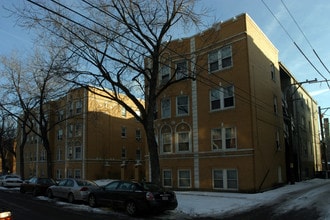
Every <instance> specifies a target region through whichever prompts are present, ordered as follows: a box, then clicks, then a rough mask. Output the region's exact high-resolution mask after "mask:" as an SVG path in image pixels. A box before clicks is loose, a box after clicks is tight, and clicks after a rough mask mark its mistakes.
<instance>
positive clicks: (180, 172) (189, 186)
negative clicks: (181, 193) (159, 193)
mask: <svg viewBox="0 0 330 220" xmlns="http://www.w3.org/2000/svg"><path fill="white" fill-rule="evenodd" d="M182 172H185V173H188V174H189V178H183V177H182V174H183V173H182ZM182 181H188V182H189V185H188V184H187V185H183V184H182ZM178 188H191V170H187V169H179V170H178Z"/></svg>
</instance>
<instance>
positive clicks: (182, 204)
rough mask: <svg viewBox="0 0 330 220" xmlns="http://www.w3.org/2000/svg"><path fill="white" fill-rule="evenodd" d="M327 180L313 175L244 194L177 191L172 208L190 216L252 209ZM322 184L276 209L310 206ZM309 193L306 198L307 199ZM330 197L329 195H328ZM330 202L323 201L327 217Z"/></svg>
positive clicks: (324, 213) (284, 209) (329, 212)
mask: <svg viewBox="0 0 330 220" xmlns="http://www.w3.org/2000/svg"><path fill="white" fill-rule="evenodd" d="M327 182H328V183H330V180H324V179H313V180H308V181H303V182H298V183H296V184H294V185H286V186H284V187H281V188H277V189H274V190H270V191H266V192H263V193H255V194H243V193H224V192H191V191H189V192H176V193H177V199H178V203H179V205H178V208H177V209H176V210H175V211H174V212H180V213H186V214H189V215H191V216H203V217H205V216H215V215H220V214H221V215H224V214H232V213H236V212H243V211H246V210H250V209H253V208H255V207H257V206H261V205H265V204H267V203H271V202H273V201H274V200H276V199H277V198H279V197H281V196H283V195H285V194H287V193H290V192H295V191H299V190H301V189H305V188H309V187H317V186H320V185H323V184H325V183H327ZM323 190H325V189H324V188H321V191H320V189H317V190H311V191H310V192H309V193H307V194H304V196H302V197H298V198H297V199H295V200H294V202H292V201H289V202H288V204H286V203H285V204H282V206H281V207H280V209H279V210H278V212H281V213H282V212H286V211H288V210H292V209H293V208H296V209H299V208H303V207H310V205H312V204H313V202H314V201H315V200H319V199H320V198H323V197H324V194H323V197H322V191H323ZM306 197H308V199H306ZM329 200H330V199H329ZM329 204H330V203H328V202H326V201H325V202H324V207H320V209H322V210H323V215H324V216H329V217H330V206H329Z"/></svg>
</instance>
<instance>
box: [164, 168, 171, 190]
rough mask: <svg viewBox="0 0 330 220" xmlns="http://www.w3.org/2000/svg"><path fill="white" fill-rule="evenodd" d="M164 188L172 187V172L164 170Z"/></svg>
mask: <svg viewBox="0 0 330 220" xmlns="http://www.w3.org/2000/svg"><path fill="white" fill-rule="evenodd" d="M163 186H164V187H172V171H171V170H163Z"/></svg>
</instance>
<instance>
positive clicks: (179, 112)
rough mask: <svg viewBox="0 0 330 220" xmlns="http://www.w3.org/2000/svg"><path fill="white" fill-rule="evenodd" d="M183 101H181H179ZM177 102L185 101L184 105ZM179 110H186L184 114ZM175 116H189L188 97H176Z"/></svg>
mask: <svg viewBox="0 0 330 220" xmlns="http://www.w3.org/2000/svg"><path fill="white" fill-rule="evenodd" d="M183 98H184V99H185V100H181V99H183ZM179 101H185V103H179ZM181 108H184V109H185V110H187V111H186V112H183V111H182V110H180V109H181ZM176 115H177V116H186V115H189V96H187V95H181V96H177V97H176Z"/></svg>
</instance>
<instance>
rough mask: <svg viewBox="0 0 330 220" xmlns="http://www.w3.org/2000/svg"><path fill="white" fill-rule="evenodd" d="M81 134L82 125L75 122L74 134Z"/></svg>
mask: <svg viewBox="0 0 330 220" xmlns="http://www.w3.org/2000/svg"><path fill="white" fill-rule="evenodd" d="M81 134H82V126H81V123H76V128H75V136H76V137H80V136H81Z"/></svg>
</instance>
